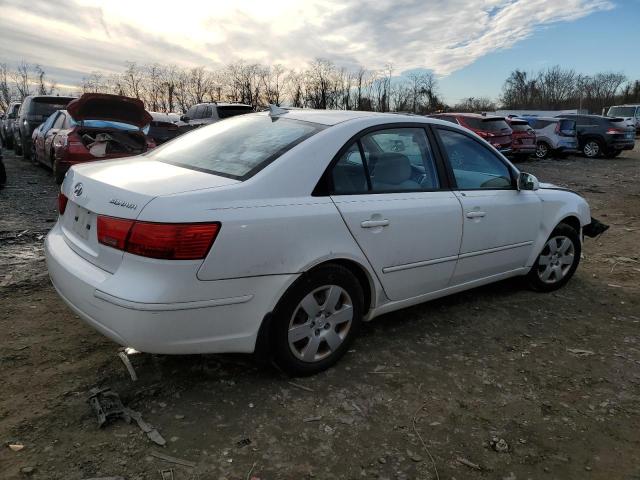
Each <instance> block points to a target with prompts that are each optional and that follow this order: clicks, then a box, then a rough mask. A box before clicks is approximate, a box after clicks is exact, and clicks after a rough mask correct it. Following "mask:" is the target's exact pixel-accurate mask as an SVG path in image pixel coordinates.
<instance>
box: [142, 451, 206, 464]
mask: <svg viewBox="0 0 640 480" xmlns="http://www.w3.org/2000/svg"><path fill="white" fill-rule="evenodd" d="M151 456H152V457H155V458H159V459H160V460H164V461H165V462H169V463H175V464H177V465H182V466H184V467H191V468H195V467H196V462H191V461H189V460H183V459H182V458H177V457H172V456H171V455H165V454H164V453H160V452H151Z"/></svg>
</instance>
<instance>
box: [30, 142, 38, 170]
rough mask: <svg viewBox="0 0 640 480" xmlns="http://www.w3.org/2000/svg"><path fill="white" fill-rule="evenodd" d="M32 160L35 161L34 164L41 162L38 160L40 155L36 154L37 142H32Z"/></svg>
mask: <svg viewBox="0 0 640 480" xmlns="http://www.w3.org/2000/svg"><path fill="white" fill-rule="evenodd" d="M30 157H31V161H32V162H33V164H34V165H39V164H40V162H39V161H38V155H36V144H35V143H33V142H31V155H30Z"/></svg>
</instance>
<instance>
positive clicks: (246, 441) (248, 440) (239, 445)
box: [236, 438, 251, 448]
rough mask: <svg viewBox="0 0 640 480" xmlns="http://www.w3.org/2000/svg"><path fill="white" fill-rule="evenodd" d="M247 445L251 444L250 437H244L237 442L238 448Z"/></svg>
mask: <svg viewBox="0 0 640 480" xmlns="http://www.w3.org/2000/svg"><path fill="white" fill-rule="evenodd" d="M247 445H251V439H250V438H243V439H242V440H240V441H238V442H236V447H238V448H242V447H246V446H247Z"/></svg>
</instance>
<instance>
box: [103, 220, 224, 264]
mask: <svg viewBox="0 0 640 480" xmlns="http://www.w3.org/2000/svg"><path fill="white" fill-rule="evenodd" d="M219 231H220V223H217V222H215V223H153V222H137V221H135V220H126V219H122V218H114V217H106V216H103V215H100V216H98V242H100V243H101V244H103V245H107V246H109V247H112V248H117V249H118V250H124V251H125V252H128V253H132V254H134V255H140V256H143V257H149V258H159V259H164V260H198V259H202V258H204V257H206V256H207V253H209V250H210V249H211V245H213V242H214V240H215V239H216V237H217V235H218V232H219Z"/></svg>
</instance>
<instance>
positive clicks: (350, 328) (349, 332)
mask: <svg viewBox="0 0 640 480" xmlns="http://www.w3.org/2000/svg"><path fill="white" fill-rule="evenodd" d="M328 286H337V287H339V288H340V289H342V292H344V293H346V294H347V295H346V296H344V298H346V299H348V300H350V301H351V305H350V306H351V308H352V311H351V313H352V318H351V320H350V322H351V323H350V324H349V325H344V324H340V325H342V329H343V330H342V331H340V330H338V328H339V326H338V325H335V326H334V325H333V324H331V325H330V326H329V327H326V326H324V328H323V324H322V322H324V321H326V324H329V323H330V319H331V317H330V316H329V317H326V318H324V317H322V318H321V316H322V315H324V313H323V312H324V311H323V310H321V311H320V313H319V315H320V317H318V316H316V317H315V320H316V321H318V322H319V323H318V324H315V322H314V320H309V321H308V322H303V323H302V324H296V323H294V322H296V321H297V320H298V316H299V314H300V313H302V314H303V316H306V315H307V314H306V311H305V310H304V309H303V308H302V307H301V302H302V301H303V299H305V298H309V296H310V295H313V293H314V292H317V291H319V290H320V295H322V289H323V288H325V287H328ZM328 296H329V294H328V293H327V297H328ZM341 298H342V297H341ZM363 298H364V294H363V292H362V286H361V285H360V283H359V282H358V279H357V278H356V277H355V276H354V275H353V274H352V273H351V272H350V271H349V270H348V269H346V268H344V267H342V266H340V265H332V264H329V265H325V266H321V267H318V268H316V269H314V270H311V271H310V272H308V273H305V274H304V275H303V276H302V277H300V278H299V279H298V280H297V281H296V282H295V283H294V284H293V285H292V286H291V287H290V288H289V289H288V290H287V292H286V293H285V294H284V295H283V297H282V298H281V299H280V302H278V305H277V307H276V308H275V310H274V312H273V318H272V324H271V332H270V334H271V345H272V351H273V355H274V359H275V361H276V363H277V364H278V366H279V367H280V368H282V370H284V371H285V372H286V373H287V374H289V375H292V376H305V375H313V374H315V373H318V372H321V371H323V370H326V369H327V368H329V367H330V366H332V365H333V364H334V363H336V362H337V361H338V360H339V359H340V358H341V357H342V356H343V355H344V354H345V352H346V351H347V350H348V349H349V346H350V345H351V343H352V342H353V339H354V338H355V337H356V336H357V334H358V331H359V329H360V324H361V323H362V312H363ZM321 301H322V299H321V300H319V301H318V304H319V303H320V302H321ZM327 301H328V298H326V299H325V300H324V302H325V304H326V303H327ZM339 302H342V300H339ZM341 305H342V306H341V308H342V309H348V307H349V305H348V302H346V301H345V302H344V303H342V304H341ZM294 315H295V318H294ZM334 315H336V317H337V316H338V314H337V313H334ZM310 318H311V316H308V319H310ZM318 319H319V320H318ZM292 324H293V325H294V326H295V325H298V326H299V327H304V328H305V329H306V328H307V326H308V327H309V336H308V338H301V339H300V340H299V341H298V343H297V345H301V346H300V347H298V346H296V345H293V346H291V345H290V343H289V329H290V328H291V325H292ZM314 325H315V326H314ZM344 328H346V332H345V331H344ZM325 330H326V331H327V332H331V334H332V336H335V333H336V332H340V334H342V335H344V338H343V339H342V340H341V343H339V346H337V347H336V348H335V350H333V351H331V350H332V349H331V347H330V345H329V342H327V341H325V340H324V338H325V337H324V336H323V335H324V334H325ZM332 330H333V331H332ZM314 337H316V338H314ZM314 341H315V345H319V346H318V347H315V348H316V349H317V352H319V354H320V358H318V359H314V360H311V361H305V360H303V359H301V358H299V356H298V355H297V354H296V353H294V349H297V348H300V349H301V350H306V348H309V347H312V348H313V346H312V345H311V344H312V342H314ZM305 342H306V343H305ZM321 346H324V347H325V348H324V350H327V349H328V350H329V352H328V353H327V352H326V351H325V352H321ZM314 351H316V350H314ZM300 353H301V352H298V354H300ZM322 355H326V356H324V357H322ZM303 356H304V355H303Z"/></svg>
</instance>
